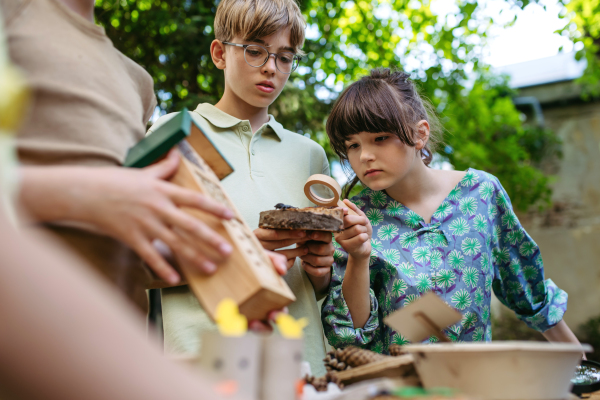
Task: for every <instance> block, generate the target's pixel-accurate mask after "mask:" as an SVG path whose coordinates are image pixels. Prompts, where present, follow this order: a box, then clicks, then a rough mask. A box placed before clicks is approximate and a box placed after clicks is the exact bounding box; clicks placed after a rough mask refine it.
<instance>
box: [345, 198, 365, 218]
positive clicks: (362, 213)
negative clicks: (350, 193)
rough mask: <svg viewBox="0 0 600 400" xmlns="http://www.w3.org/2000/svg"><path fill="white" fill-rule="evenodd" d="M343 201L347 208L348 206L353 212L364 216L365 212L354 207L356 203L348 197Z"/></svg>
mask: <svg viewBox="0 0 600 400" xmlns="http://www.w3.org/2000/svg"><path fill="white" fill-rule="evenodd" d="M344 203H345V204H346V205H347V206H348V208H350V209H351V210H352V211H354V212H355V213H357V214H358V215H360V216H362V217H364V216H365V213H364V212H362V210H361V209H360V208H358V207H356V204H354V203H353V202H351V201H350V200H348V199H345V200H344Z"/></svg>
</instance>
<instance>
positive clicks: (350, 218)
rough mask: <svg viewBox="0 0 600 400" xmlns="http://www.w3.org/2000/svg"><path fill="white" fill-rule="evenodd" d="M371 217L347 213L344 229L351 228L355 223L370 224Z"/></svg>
mask: <svg viewBox="0 0 600 400" xmlns="http://www.w3.org/2000/svg"><path fill="white" fill-rule="evenodd" d="M368 224H369V219H368V218H367V217H366V216H362V215H346V216H345V217H344V229H347V228H350V227H351V226H353V225H364V226H366V225H368Z"/></svg>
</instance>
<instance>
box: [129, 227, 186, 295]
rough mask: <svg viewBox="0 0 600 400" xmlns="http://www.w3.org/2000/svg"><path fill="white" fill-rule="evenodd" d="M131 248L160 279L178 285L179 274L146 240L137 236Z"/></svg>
mask: <svg viewBox="0 0 600 400" xmlns="http://www.w3.org/2000/svg"><path fill="white" fill-rule="evenodd" d="M132 248H133V250H134V251H135V252H136V253H137V254H138V255H139V256H140V257H141V258H142V260H144V261H145V262H146V264H148V266H149V267H150V268H151V269H152V271H154V273H155V274H156V275H157V276H158V277H159V278H160V279H162V280H164V281H165V282H168V283H169V284H171V285H175V284H177V283H179V281H180V279H181V278H180V276H179V274H178V273H177V272H176V271H175V270H174V269H173V267H171V266H170V265H169V264H168V263H167V262H166V261H165V259H164V258H163V257H162V256H161V255H160V254H159V252H158V250H156V249H155V248H154V246H152V243H151V242H150V240H149V239H148V238H146V237H142V236H141V235H139V236H138V237H137V238H136V240H134V243H133V244H132Z"/></svg>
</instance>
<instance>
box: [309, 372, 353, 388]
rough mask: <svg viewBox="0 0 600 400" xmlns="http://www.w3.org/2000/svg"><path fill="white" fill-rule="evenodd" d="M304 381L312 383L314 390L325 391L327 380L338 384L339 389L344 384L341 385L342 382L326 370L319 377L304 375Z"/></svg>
mask: <svg viewBox="0 0 600 400" xmlns="http://www.w3.org/2000/svg"><path fill="white" fill-rule="evenodd" d="M304 381H305V382H306V383H307V384H309V385H313V387H314V388H315V390H316V391H317V392H326V391H327V384H328V383H329V382H333V383H335V384H336V385H338V386H339V388H340V389H342V388H343V387H344V385H342V383H341V382H340V379H339V378H338V377H337V376H336V375H335V374H334V373H331V372H328V373H327V374H325V375H324V376H321V377H319V378H315V377H314V376H308V375H307V376H306V377H305V378H304Z"/></svg>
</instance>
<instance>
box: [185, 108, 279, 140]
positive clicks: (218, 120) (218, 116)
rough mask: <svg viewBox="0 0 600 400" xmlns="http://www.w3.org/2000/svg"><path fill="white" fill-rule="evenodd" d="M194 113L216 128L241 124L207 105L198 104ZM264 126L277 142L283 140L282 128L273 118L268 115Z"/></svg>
mask: <svg viewBox="0 0 600 400" xmlns="http://www.w3.org/2000/svg"><path fill="white" fill-rule="evenodd" d="M194 112H196V113H198V114H200V115H201V116H202V117H204V119H206V120H207V121H208V122H210V123H211V124H213V125H214V126H216V127H217V128H223V129H227V128H232V127H234V126H236V125H238V124H240V123H241V122H243V121H242V120H241V119H237V118H235V117H233V116H231V115H229V114H227V113H226V112H223V111H221V110H219V109H218V108H217V107H215V106H213V105H212V104H209V103H202V104H198V107H196V109H195V110H194ZM266 125H268V126H269V127H270V128H271V130H272V131H273V132H274V133H275V135H276V136H277V137H278V138H279V140H283V136H284V135H283V131H284V129H283V126H282V125H281V124H280V123H279V122H277V121H275V118H274V117H273V116H272V115H271V114H269V121H268V122H267V124H266Z"/></svg>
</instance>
